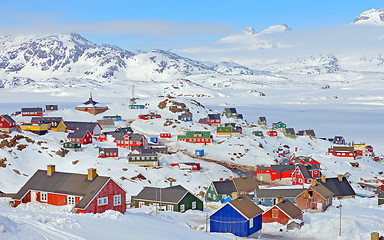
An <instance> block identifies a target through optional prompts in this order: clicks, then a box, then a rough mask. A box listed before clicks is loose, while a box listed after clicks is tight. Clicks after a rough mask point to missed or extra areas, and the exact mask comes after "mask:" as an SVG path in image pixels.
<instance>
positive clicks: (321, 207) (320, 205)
mask: <svg viewBox="0 0 384 240" xmlns="http://www.w3.org/2000/svg"><path fill="white" fill-rule="evenodd" d="M316 207H317V208H316V209H317V210H320V211H323V203H317V206H316Z"/></svg>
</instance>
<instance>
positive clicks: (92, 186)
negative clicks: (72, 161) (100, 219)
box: [13, 165, 126, 213]
mask: <svg viewBox="0 0 384 240" xmlns="http://www.w3.org/2000/svg"><path fill="white" fill-rule="evenodd" d="M13 200H14V202H15V206H18V205H19V204H21V203H27V202H41V203H47V204H51V205H56V206H64V205H72V206H73V208H72V212H75V213H102V212H105V211H106V210H115V211H119V212H121V213H125V211H126V191H125V190H124V189H123V188H122V187H121V186H119V184H117V183H116V182H115V181H114V180H113V179H112V178H110V177H103V176H98V175H97V173H96V169H94V168H91V169H88V175H87V174H77V173H64V172H55V165H48V166H47V171H45V170H37V171H36V172H35V174H34V175H33V176H32V177H31V178H30V179H29V180H28V181H27V183H26V184H25V185H24V186H23V187H22V188H21V189H20V190H19V191H18V192H17V193H16V195H15V196H14V197H13Z"/></svg>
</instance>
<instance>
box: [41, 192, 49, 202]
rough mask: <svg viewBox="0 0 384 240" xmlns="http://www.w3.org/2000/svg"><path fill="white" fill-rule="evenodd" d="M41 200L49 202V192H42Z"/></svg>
mask: <svg viewBox="0 0 384 240" xmlns="http://www.w3.org/2000/svg"><path fill="white" fill-rule="evenodd" d="M40 201H42V202H48V193H43V192H42V193H40Z"/></svg>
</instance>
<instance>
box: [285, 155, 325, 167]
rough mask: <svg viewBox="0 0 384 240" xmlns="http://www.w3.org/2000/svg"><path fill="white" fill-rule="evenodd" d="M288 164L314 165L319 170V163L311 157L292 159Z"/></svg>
mask: <svg viewBox="0 0 384 240" xmlns="http://www.w3.org/2000/svg"><path fill="white" fill-rule="evenodd" d="M288 164H293V165H312V166H314V165H316V166H318V167H319V168H320V163H319V162H318V161H316V160H315V159H313V158H311V157H304V156H299V157H292V158H291V159H290V161H289V162H288Z"/></svg>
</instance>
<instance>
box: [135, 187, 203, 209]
mask: <svg viewBox="0 0 384 240" xmlns="http://www.w3.org/2000/svg"><path fill="white" fill-rule="evenodd" d="M134 206H135V208H141V207H143V206H153V207H155V208H156V209H158V210H161V211H174V212H185V211H187V210H189V209H192V210H200V211H203V202H202V201H201V200H200V199H199V198H197V197H196V196H195V195H193V194H192V193H190V192H189V191H188V190H186V189H185V188H184V187H182V186H180V185H177V186H172V187H166V188H154V187H144V189H143V190H141V192H140V193H139V194H138V195H137V196H135V197H134Z"/></svg>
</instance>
